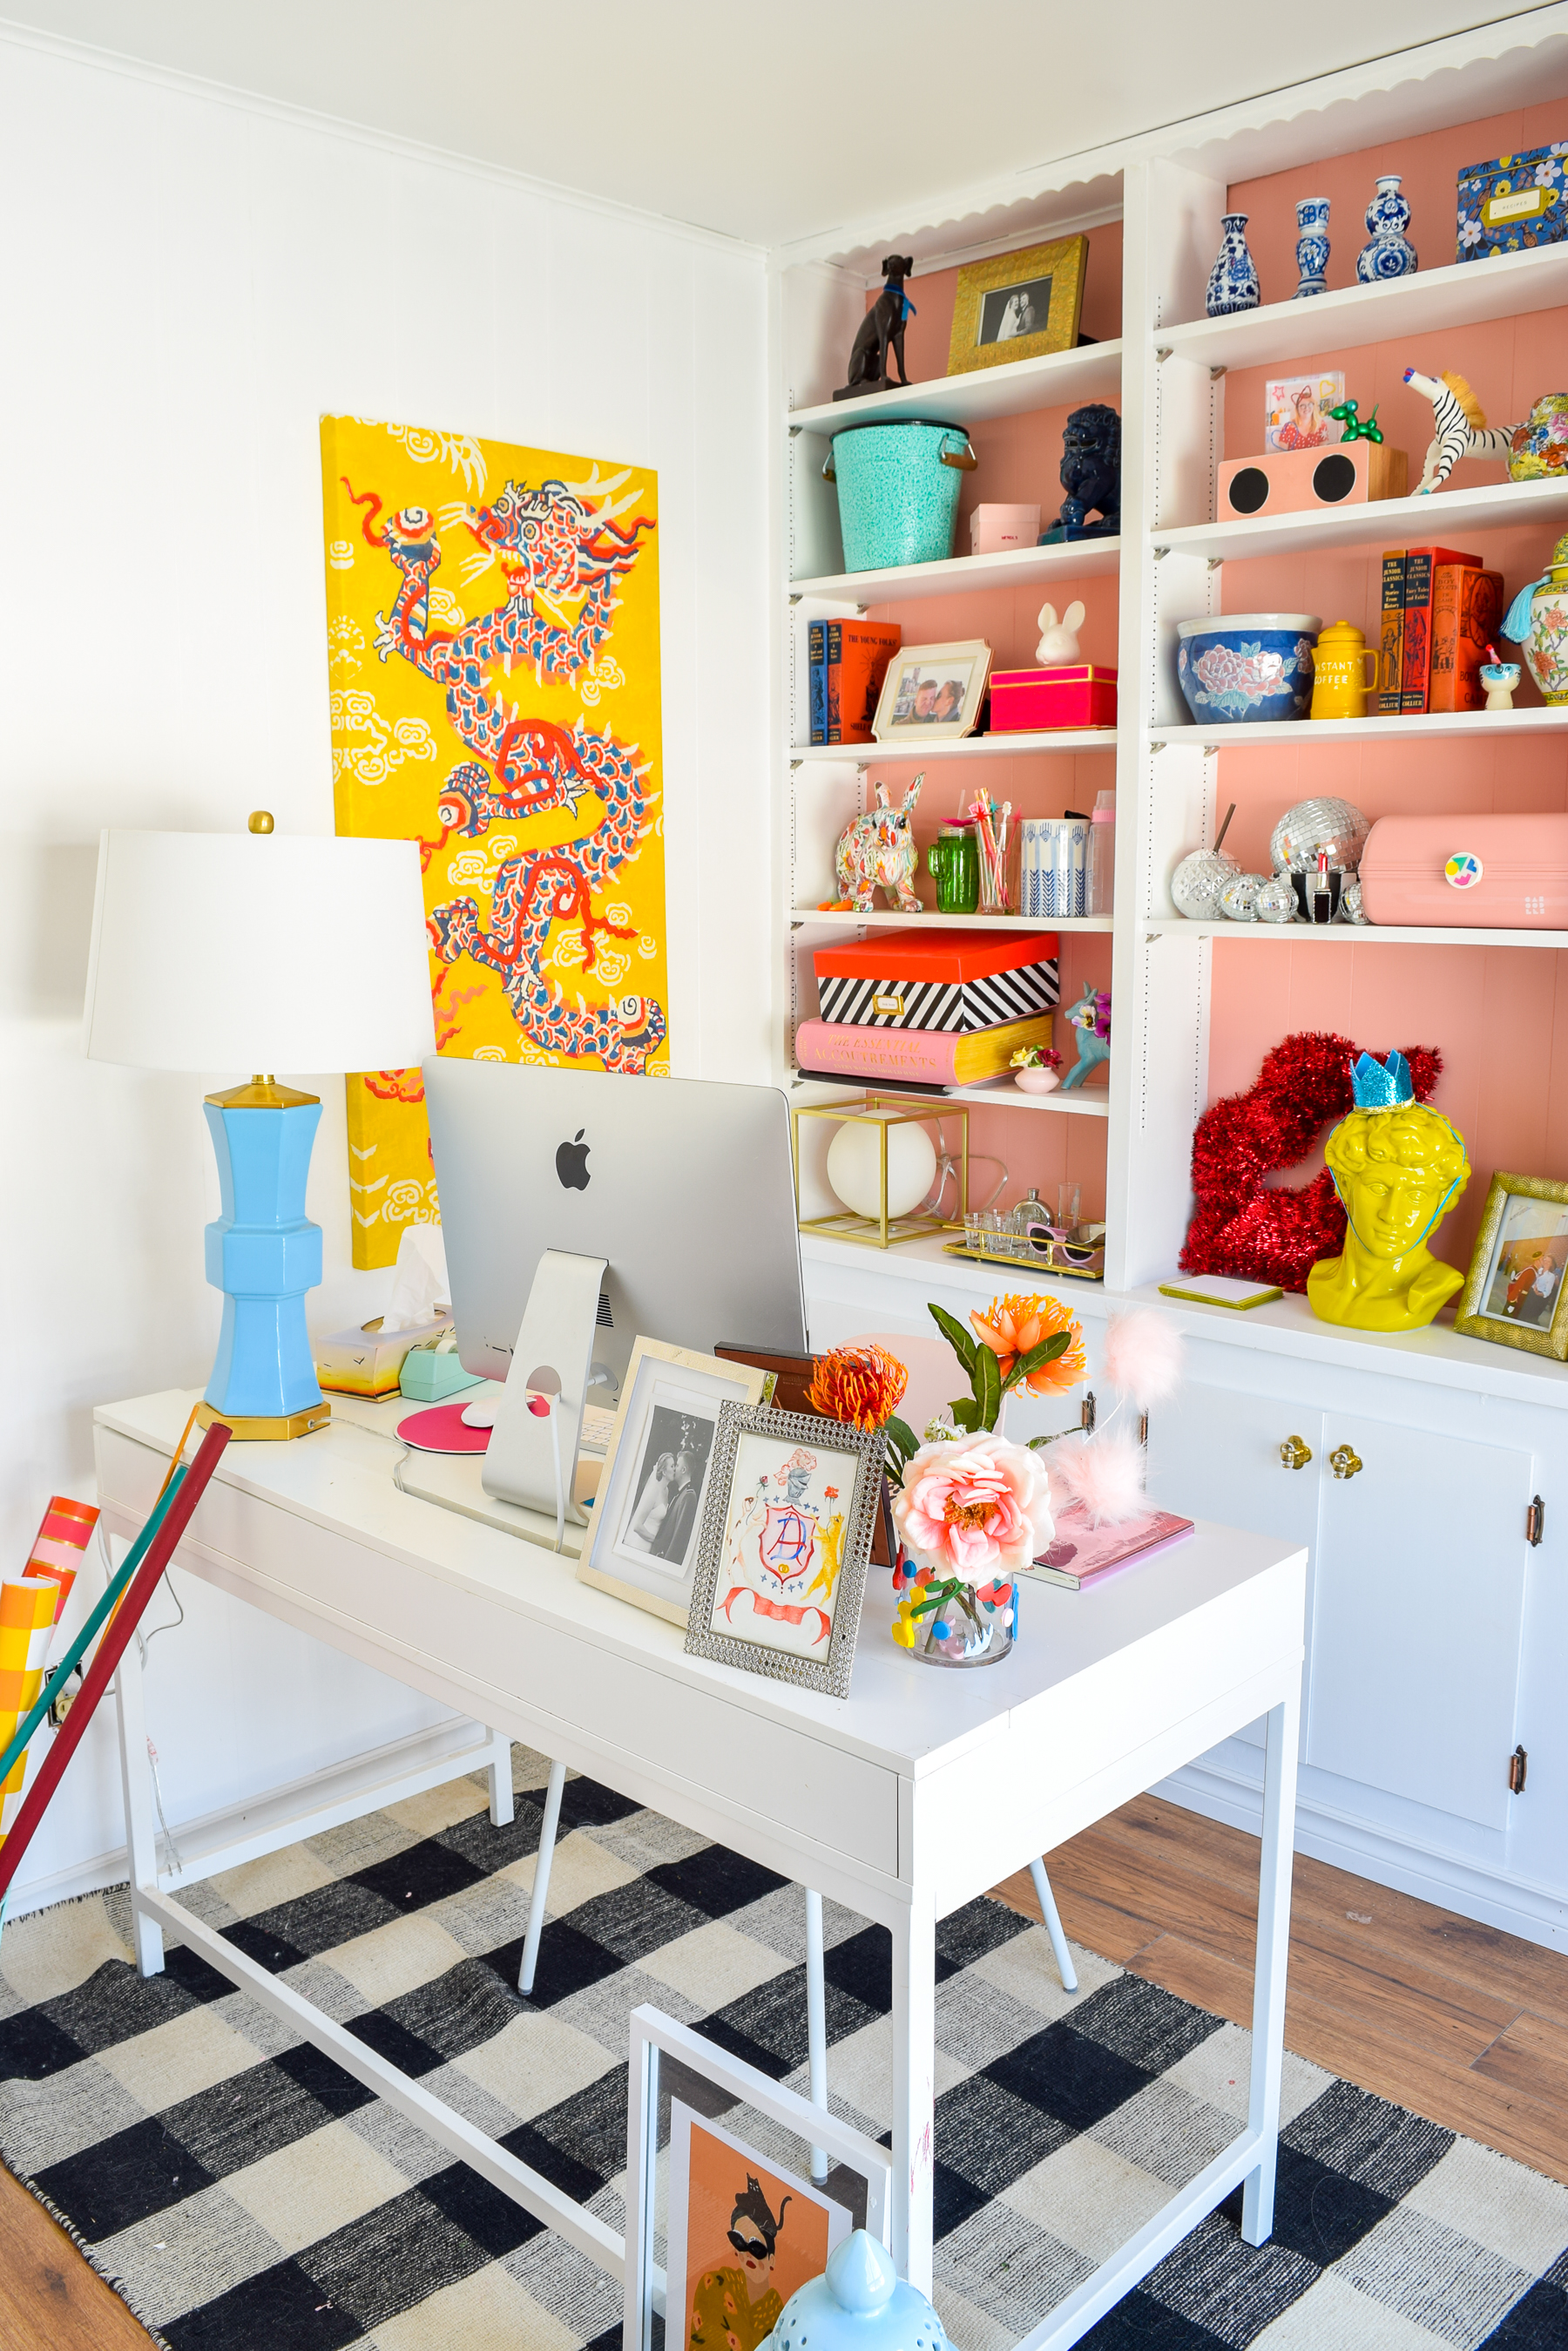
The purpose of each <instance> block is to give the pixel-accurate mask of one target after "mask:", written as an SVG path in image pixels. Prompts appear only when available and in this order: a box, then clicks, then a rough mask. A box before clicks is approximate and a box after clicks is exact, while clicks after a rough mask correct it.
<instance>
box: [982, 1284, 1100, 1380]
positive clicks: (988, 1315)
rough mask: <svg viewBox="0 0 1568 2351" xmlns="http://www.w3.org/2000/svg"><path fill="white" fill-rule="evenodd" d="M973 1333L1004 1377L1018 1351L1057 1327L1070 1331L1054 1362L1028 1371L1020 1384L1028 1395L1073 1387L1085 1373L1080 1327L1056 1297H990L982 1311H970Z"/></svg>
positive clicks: (1026, 1349) (1024, 1350) (1024, 1351)
mask: <svg viewBox="0 0 1568 2351" xmlns="http://www.w3.org/2000/svg"><path fill="white" fill-rule="evenodd" d="M969 1319H970V1321H971V1323H972V1324H973V1325H974V1335H975V1337H976V1338H977V1339H978V1340H980V1342H981V1344H982V1345H983V1346H987V1347H989V1348H990V1349H991V1352H992V1354H993V1355H994V1356H995V1357H996V1368H997V1370H998V1371H999V1372H1000V1373H1001V1374H1002V1378H1003V1379H1004V1380H1005V1379H1006V1377H1007V1374H1008V1373H1009V1372H1010V1371H1011V1370H1012V1366H1013V1364H1015V1363H1016V1362H1017V1361H1018V1358H1019V1356H1020V1355H1026V1354H1027V1353H1029V1351H1030V1349H1031V1348H1032V1347H1037V1346H1038V1345H1039V1344H1040V1342H1041V1340H1042V1339H1049V1338H1052V1337H1054V1334H1055V1333H1056V1332H1058V1331H1070V1332H1072V1344H1071V1345H1070V1346H1069V1347H1068V1348H1067V1350H1066V1352H1065V1353H1064V1354H1060V1355H1058V1356H1057V1358H1056V1360H1055V1362H1054V1364H1041V1366H1040V1368H1039V1370H1038V1371H1035V1372H1031V1373H1030V1374H1029V1377H1028V1378H1027V1379H1026V1380H1025V1381H1024V1383H1023V1384H1024V1386H1025V1387H1026V1388H1027V1389H1028V1390H1029V1393H1030V1395H1050V1393H1051V1392H1052V1390H1053V1389H1054V1388H1071V1387H1076V1385H1077V1384H1078V1382H1079V1381H1080V1380H1081V1379H1084V1378H1085V1377H1086V1376H1087V1374H1088V1369H1089V1359H1088V1356H1087V1355H1086V1354H1085V1352H1084V1331H1083V1325H1082V1324H1081V1323H1080V1322H1079V1321H1078V1319H1077V1317H1076V1315H1075V1314H1073V1313H1071V1312H1069V1311H1068V1309H1067V1308H1066V1307H1065V1306H1064V1305H1063V1304H1062V1302H1061V1301H1060V1299H1056V1298H1024V1297H1011V1298H993V1299H992V1301H991V1304H990V1305H989V1306H988V1307H987V1309H986V1311H985V1312H984V1313H983V1314H971V1316H970V1318H969Z"/></svg>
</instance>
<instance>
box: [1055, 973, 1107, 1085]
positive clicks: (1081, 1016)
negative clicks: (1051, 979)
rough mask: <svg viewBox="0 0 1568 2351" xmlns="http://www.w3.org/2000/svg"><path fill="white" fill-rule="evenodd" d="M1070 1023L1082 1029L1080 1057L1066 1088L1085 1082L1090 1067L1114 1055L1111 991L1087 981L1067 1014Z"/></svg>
mask: <svg viewBox="0 0 1568 2351" xmlns="http://www.w3.org/2000/svg"><path fill="white" fill-rule="evenodd" d="M1067 1025H1068V1027H1069V1028H1072V1029H1076V1030H1077V1032H1078V1059H1077V1062H1076V1064H1075V1067H1074V1068H1072V1069H1070V1070H1069V1071H1068V1072H1067V1074H1066V1076H1065V1077H1064V1079H1063V1081H1062V1092H1064V1093H1066V1092H1068V1090H1069V1089H1070V1088H1071V1087H1073V1086H1081V1085H1082V1084H1083V1082H1084V1080H1085V1078H1086V1077H1087V1076H1088V1074H1089V1071H1091V1070H1092V1069H1094V1068H1095V1067H1096V1064H1097V1063H1099V1062H1101V1061H1109V1060H1110V1058H1111V992H1110V989H1109V988H1108V987H1090V986H1089V984H1088V982H1087V981H1085V984H1084V993H1083V994H1082V996H1080V997H1079V998H1078V1001H1077V1002H1076V1004H1075V1005H1074V1006H1073V1008H1072V1009H1071V1011H1070V1012H1069V1013H1068V1014H1067Z"/></svg>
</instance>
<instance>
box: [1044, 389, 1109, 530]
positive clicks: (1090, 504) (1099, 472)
mask: <svg viewBox="0 0 1568 2351" xmlns="http://www.w3.org/2000/svg"><path fill="white" fill-rule="evenodd" d="M1059 479H1060V481H1061V484H1062V487H1063V488H1064V490H1065V491H1066V493H1067V495H1066V496H1065V497H1064V499H1063V501H1062V505H1061V509H1060V511H1059V513H1058V515H1057V518H1056V520H1055V521H1054V523H1053V524H1052V526H1051V528H1050V529H1049V530H1047V531H1043V532H1042V533H1041V540H1040V543H1041V545H1042V546H1043V547H1050V546H1053V545H1056V544H1059V543H1060V542H1061V541H1062V540H1063V539H1067V538H1115V537H1116V533H1117V532H1118V531H1119V530H1120V528H1121V527H1122V420H1121V418H1120V417H1119V416H1118V414H1117V413H1116V410H1115V409H1114V408H1111V407H1109V406H1107V404H1106V402H1104V401H1103V400H1094V401H1091V402H1089V403H1088V405H1087V406H1086V407H1085V408H1075V409H1074V410H1073V411H1072V412H1071V413H1070V414H1069V416H1068V418H1067V422H1066V423H1065V424H1064V427H1063V429H1062V470H1061V474H1060V476H1059ZM1091 514H1097V515H1098V516H1099V517H1100V518H1099V520H1098V522H1090V520H1089V519H1088V517H1089V516H1090V515H1091Z"/></svg>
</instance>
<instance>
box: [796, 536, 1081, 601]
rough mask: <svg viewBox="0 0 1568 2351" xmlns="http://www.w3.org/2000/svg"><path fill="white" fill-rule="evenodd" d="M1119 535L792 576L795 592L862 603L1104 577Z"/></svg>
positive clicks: (962, 593) (907, 599) (913, 599)
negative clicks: (871, 568) (935, 560)
mask: <svg viewBox="0 0 1568 2351" xmlns="http://www.w3.org/2000/svg"><path fill="white" fill-rule="evenodd" d="M1121 551H1122V543H1121V540H1120V539H1119V538H1075V539H1068V540H1065V541H1064V543H1063V544H1061V545H1060V546H1056V547H1010V548H1007V549H1004V550H1003V551H1002V553H1001V554H1000V555H952V556H950V557H949V558H948V559H947V560H946V561H945V562H942V563H900V564H897V565H892V566H889V567H888V569H887V570H885V571H838V572H834V573H831V574H829V575H828V576H827V577H826V578H821V579H815V580H791V581H790V593H791V595H792V596H822V597H826V598H829V599H834V600H838V599H842V600H843V601H846V602H849V603H854V604H858V605H860V606H861V608H862V610H864V609H865V607H866V606H867V605H868V604H908V603H912V602H914V601H916V600H917V599H919V598H920V597H925V596H964V595H969V594H971V593H972V591H973V590H975V589H977V588H1036V587H1044V585H1045V584H1046V582H1047V581H1049V580H1052V579H1057V578H1060V579H1068V580H1087V579H1103V578H1104V576H1105V575H1106V572H1108V571H1114V570H1115V569H1116V564H1117V561H1118V560H1119V559H1120V556H1121Z"/></svg>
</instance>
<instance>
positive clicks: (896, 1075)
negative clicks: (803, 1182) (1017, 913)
mask: <svg viewBox="0 0 1568 2351" xmlns="http://www.w3.org/2000/svg"><path fill="white" fill-rule="evenodd" d="M814 960H815V967H816V993H817V1001H818V1005H819V1008H820V1013H821V1017H820V1019H815V1020H803V1021H802V1022H801V1024H800V1026H799V1028H798V1029H797V1030H796V1032H795V1060H796V1062H797V1064H798V1065H799V1067H800V1068H801V1070H802V1071H805V1072H806V1073H807V1074H815V1073H820V1074H822V1075H826V1076H832V1077H855V1078H862V1079H864V1080H865V1081H867V1083H868V1084H882V1085H886V1084H888V1083H898V1084H902V1085H907V1086H919V1087H920V1088H922V1089H925V1088H937V1089H943V1088H946V1087H948V1086H952V1085H972V1084H975V1083H976V1082H978V1081H980V1080H981V1079H984V1078H989V1077H996V1076H1000V1075H1001V1073H1002V1071H1004V1070H1005V1069H1006V1068H1007V1067H1008V1065H1009V1063H1010V1062H1011V1061H1012V1055H1013V1054H1014V1053H1015V1052H1016V1051H1017V1050H1018V1049H1019V1048H1020V1046H1023V1045H1039V1046H1046V1045H1049V1044H1050V1042H1051V1027H1052V1015H1053V1012H1054V1008H1055V1005H1056V1001H1057V998H1058V996H1059V994H1060V986H1061V983H1060V978H1059V976H1058V970H1057V940H1056V934H1055V932H1054V931H1033V932H1023V933H1014V934H1012V935H1011V936H1009V937H1005V938H997V937H995V936H993V935H991V934H989V933H988V932H985V931H981V930H975V931H940V932H934V933H933V932H930V931H925V930H917V929H911V930H908V931H888V932H885V933H883V934H882V935H879V936H878V935H872V936H871V937H870V938H868V939H864V940H857V941H855V942H854V943H853V944H851V945H848V946H831V947H819V948H818V949H817V950H816V954H815V958H814Z"/></svg>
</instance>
